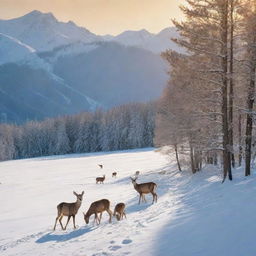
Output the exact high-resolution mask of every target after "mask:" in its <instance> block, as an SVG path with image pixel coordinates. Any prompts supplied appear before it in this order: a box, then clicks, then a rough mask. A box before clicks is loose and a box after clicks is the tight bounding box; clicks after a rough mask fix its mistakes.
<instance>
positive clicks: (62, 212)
mask: <svg viewBox="0 0 256 256" xmlns="http://www.w3.org/2000/svg"><path fill="white" fill-rule="evenodd" d="M73 193H74V195H75V196H76V198H77V200H76V202H74V203H64V202H63V203H60V204H59V205H58V206H57V210H58V216H57V218H56V221H55V225H54V228H53V230H55V228H56V225H57V221H58V220H59V222H60V225H61V228H62V230H65V229H66V228H67V225H68V222H69V220H70V218H71V216H72V217H73V224H74V229H75V228H76V225H75V216H76V214H77V212H78V210H79V208H80V206H81V203H82V200H83V195H84V191H83V192H82V193H81V194H77V193H76V192H75V191H73ZM63 216H67V217H68V220H67V224H66V226H65V228H64V227H63V225H62V222H61V220H62V218H63Z"/></svg>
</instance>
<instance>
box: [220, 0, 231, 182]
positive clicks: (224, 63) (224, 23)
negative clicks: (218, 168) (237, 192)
mask: <svg viewBox="0 0 256 256" xmlns="http://www.w3.org/2000/svg"><path fill="white" fill-rule="evenodd" d="M221 28H222V32H221V39H222V42H223V45H222V49H221V54H222V56H223V57H222V59H221V67H222V72H223V75H222V83H223V86H222V108H221V111H222V133H223V137H222V145H223V180H222V183H223V182H224V181H225V179H226V177H227V175H228V177H229V179H230V180H232V172H231V164H230V153H229V129H228V78H227V73H228V1H223V9H222V20H221Z"/></svg>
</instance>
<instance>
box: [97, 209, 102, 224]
mask: <svg viewBox="0 0 256 256" xmlns="http://www.w3.org/2000/svg"><path fill="white" fill-rule="evenodd" d="M101 218H102V212H101V213H100V217H99V218H98V221H99V224H100V222H101Z"/></svg>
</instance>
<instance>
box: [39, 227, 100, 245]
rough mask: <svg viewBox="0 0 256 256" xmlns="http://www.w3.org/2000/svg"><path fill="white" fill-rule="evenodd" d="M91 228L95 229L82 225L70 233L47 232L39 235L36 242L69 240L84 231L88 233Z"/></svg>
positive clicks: (82, 233)
mask: <svg viewBox="0 0 256 256" xmlns="http://www.w3.org/2000/svg"><path fill="white" fill-rule="evenodd" d="M93 229H95V228H93V227H82V228H79V229H76V230H74V231H72V232H70V233H64V234H54V233H53V232H49V233H47V234H45V235H43V236H42V237H40V238H39V239H37V240H36V243H38V244H42V243H46V242H51V241H55V242H65V241H68V240H71V239H73V238H76V237H79V236H82V235H84V234H86V233H89V232H90V231H92V230H93Z"/></svg>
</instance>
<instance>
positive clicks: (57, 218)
mask: <svg viewBox="0 0 256 256" xmlns="http://www.w3.org/2000/svg"><path fill="white" fill-rule="evenodd" d="M59 217H60V216H57V217H56V220H55V224H54V228H53V230H55V229H56V225H57V221H58V219H59Z"/></svg>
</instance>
